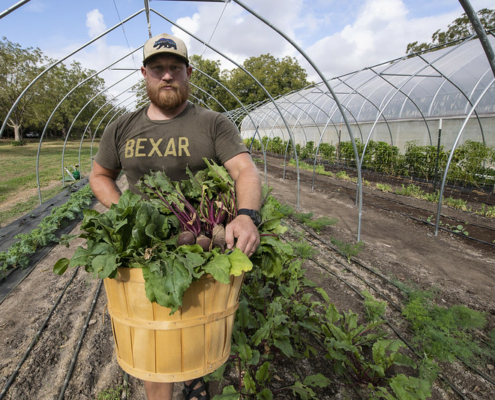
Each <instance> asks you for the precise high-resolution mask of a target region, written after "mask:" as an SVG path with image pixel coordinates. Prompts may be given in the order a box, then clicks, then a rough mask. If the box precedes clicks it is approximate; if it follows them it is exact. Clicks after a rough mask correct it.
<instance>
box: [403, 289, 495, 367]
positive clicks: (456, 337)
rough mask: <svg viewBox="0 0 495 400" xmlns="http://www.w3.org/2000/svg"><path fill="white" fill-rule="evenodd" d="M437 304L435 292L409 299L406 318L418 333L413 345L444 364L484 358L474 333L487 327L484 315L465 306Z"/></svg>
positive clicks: (422, 293) (415, 292)
mask: <svg viewBox="0 0 495 400" xmlns="http://www.w3.org/2000/svg"><path fill="white" fill-rule="evenodd" d="M434 300H435V294H434V293H433V292H431V291H430V292H425V291H411V292H410V293H409V295H408V303H407V305H406V306H405V307H404V309H403V315H404V317H405V318H406V319H407V320H409V321H410V323H411V327H412V329H413V331H414V333H415V337H414V338H413V340H412V341H413V343H415V344H417V345H418V346H420V348H421V349H422V351H424V352H425V353H426V354H427V355H428V356H430V357H434V358H436V359H437V360H440V361H450V362H453V361H454V360H455V359H456V357H459V358H461V359H463V360H470V359H472V358H473V357H474V356H475V355H476V354H481V353H482V350H481V348H480V346H479V344H478V343H477V342H476V340H475V338H474V337H473V335H472V333H471V331H472V330H473V329H481V328H483V327H484V326H485V325H486V319H485V317H484V315H483V314H482V313H480V312H477V311H474V310H471V309H469V308H468V307H465V306H463V305H455V306H452V307H449V308H444V307H439V306H438V305H436V304H435V301H434Z"/></svg>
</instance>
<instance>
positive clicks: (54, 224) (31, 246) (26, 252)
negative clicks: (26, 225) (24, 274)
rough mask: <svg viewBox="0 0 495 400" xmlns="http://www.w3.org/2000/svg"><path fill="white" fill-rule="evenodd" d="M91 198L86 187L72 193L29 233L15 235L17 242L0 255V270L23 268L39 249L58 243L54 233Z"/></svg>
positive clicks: (78, 214)
mask: <svg viewBox="0 0 495 400" xmlns="http://www.w3.org/2000/svg"><path fill="white" fill-rule="evenodd" d="M92 198H93V192H92V191H91V188H90V187H89V185H87V186H85V187H84V188H82V189H81V190H79V191H77V192H75V193H72V194H71V195H70V197H69V199H68V200H67V202H66V203H65V204H63V205H61V206H59V207H56V208H54V209H53V210H52V212H51V214H50V215H48V216H46V217H44V218H43V219H42V220H41V222H40V223H39V225H38V226H37V227H36V228H35V229H33V230H32V231H31V232H29V233H23V234H19V235H16V236H15V238H16V239H19V241H17V242H15V243H14V244H13V245H12V246H10V247H9V249H8V250H7V251H4V252H1V253H0V270H7V269H10V268H15V267H23V268H25V267H27V266H28V265H29V257H30V256H31V255H32V254H34V253H35V252H36V251H37V250H38V249H39V248H41V247H44V246H47V245H48V244H50V243H52V242H55V243H58V242H59V241H60V240H59V239H58V237H57V236H56V235H55V233H56V231H57V230H58V229H60V228H62V227H64V226H66V225H67V224H68V223H69V221H72V220H74V219H76V218H79V217H80V216H81V215H82V213H83V212H84V211H83V210H85V209H86V208H87V207H88V206H89V205H90V204H91V201H92Z"/></svg>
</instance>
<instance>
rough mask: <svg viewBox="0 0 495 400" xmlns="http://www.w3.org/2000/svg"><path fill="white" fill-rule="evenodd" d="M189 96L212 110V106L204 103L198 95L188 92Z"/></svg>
mask: <svg viewBox="0 0 495 400" xmlns="http://www.w3.org/2000/svg"><path fill="white" fill-rule="evenodd" d="M189 96H191V97H194V98H195V99H196V100H197V101H198V103H200V104H204V105H205V106H206V107H207V108H208V110H210V111H212V108H211V107H210V106H209V105H208V104H206V103H205V102H204V101H203V100H201V99H200V98H199V97H196V96H195V95H193V94H190V95H189Z"/></svg>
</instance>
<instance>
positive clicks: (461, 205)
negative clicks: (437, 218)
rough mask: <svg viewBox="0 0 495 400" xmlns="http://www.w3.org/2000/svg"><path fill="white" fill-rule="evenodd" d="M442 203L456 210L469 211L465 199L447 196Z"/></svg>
mask: <svg viewBox="0 0 495 400" xmlns="http://www.w3.org/2000/svg"><path fill="white" fill-rule="evenodd" d="M444 204H445V205H447V206H449V207H452V208H455V209H457V210H462V211H469V209H468V207H467V201H466V200H462V199H453V198H452V197H447V198H446V199H445V200H444Z"/></svg>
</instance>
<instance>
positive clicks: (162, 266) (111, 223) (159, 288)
mask: <svg viewBox="0 0 495 400" xmlns="http://www.w3.org/2000/svg"><path fill="white" fill-rule="evenodd" d="M205 161H206V164H207V168H206V169H205V170H201V171H199V172H197V173H196V174H195V175H193V174H192V173H191V172H190V171H188V174H189V177H190V179H188V180H184V181H181V182H172V181H170V179H168V177H166V175H164V174H163V173H161V172H157V173H154V174H152V175H150V176H146V177H143V178H142V180H141V190H142V191H144V192H145V193H146V194H148V195H149V196H150V201H143V200H142V199H141V196H140V195H137V194H133V193H131V192H130V191H128V190H127V191H125V192H124V193H123V194H122V196H121V197H120V199H119V202H118V204H112V206H111V207H110V209H109V210H108V211H107V212H105V213H102V214H100V213H99V212H97V211H95V210H85V211H84V219H83V222H82V225H81V230H82V231H83V233H82V234H80V235H78V236H72V237H67V240H68V241H69V240H70V239H73V238H74V237H80V238H84V239H86V248H84V247H82V246H79V247H78V248H77V249H76V251H75V253H74V255H73V256H72V258H71V259H70V260H68V259H66V258H62V259H60V260H58V261H57V263H56V264H55V266H54V272H55V273H57V274H63V273H64V272H65V271H66V270H67V268H68V267H69V266H70V267H76V266H84V268H85V270H86V271H87V272H90V273H92V274H93V275H94V276H95V277H97V278H99V279H105V278H113V277H115V276H116V275H117V271H118V267H119V266H121V265H123V266H127V267H129V268H141V269H142V271H143V277H144V280H145V290H146V296H147V297H148V299H149V300H150V301H151V302H157V303H158V304H160V305H161V306H163V307H168V308H170V309H171V312H172V313H174V312H175V311H177V309H178V308H179V307H180V306H181V305H182V297H183V295H184V292H185V291H186V290H187V288H188V287H189V286H190V285H191V283H192V282H193V281H195V280H197V279H199V278H200V277H201V276H202V275H204V274H211V275H212V276H213V277H214V278H215V279H216V280H217V281H219V282H222V283H230V275H234V276H239V275H240V274H242V272H244V271H249V270H251V268H252V262H251V261H250V260H249V258H248V257H247V256H246V255H245V254H244V253H242V252H241V251H240V250H239V249H237V248H234V249H233V250H232V251H229V252H227V253H226V252H225V249H224V248H223V247H222V246H221V245H219V246H218V247H217V246H216V245H215V242H216V240H215V239H216V238H215V236H214V235H215V233H214V232H215V226H216V225H218V224H221V223H223V221H224V220H225V219H226V218H227V217H228V218H234V217H235V216H236V215H235V214H234V213H233V212H232V210H233V205H232V204H234V203H235V200H234V199H235V198H234V197H233V196H234V191H233V188H234V182H233V180H232V179H231V178H230V176H229V175H228V173H227V171H226V169H225V168H224V167H220V166H218V165H216V164H214V163H213V162H211V163H210V162H208V161H207V160H205ZM264 210H265V211H264V212H265V214H264V215H263V214H262V218H263V223H262V225H261V234H265V235H276V234H277V233H278V232H279V230H278V228H279V226H278V221H277V216H278V215H279V214H278V213H277V211H276V210H274V209H273V208H267V207H265V208H264ZM267 210H269V213H268V214H267V213H266V211H267ZM207 229H210V235H212V236H211V239H210V238H208V237H207V239H210V240H209V245H208V246H204V245H202V243H198V241H197V240H196V243H194V242H192V243H184V244H182V243H180V242H179V239H180V237H181V235H182V233H183V232H185V231H187V232H191V233H193V235H196V236H197V237H198V239H199V237H200V234H202V233H203V232H204V231H206V230H207ZM205 236H206V235H205ZM276 241H277V239H276V238H275V237H271V236H269V237H267V238H266V239H265V240H264V241H262V244H261V245H260V247H259V248H258V252H260V255H263V254H264V253H265V252H267V250H270V251H271V252H272V251H273V245H276V244H277V243H276ZM273 258H274V257H272V259H273ZM265 264H266V267H267V268H268V264H269V262H265ZM271 265H272V267H273V268H276V267H277V266H275V265H273V264H271Z"/></svg>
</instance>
